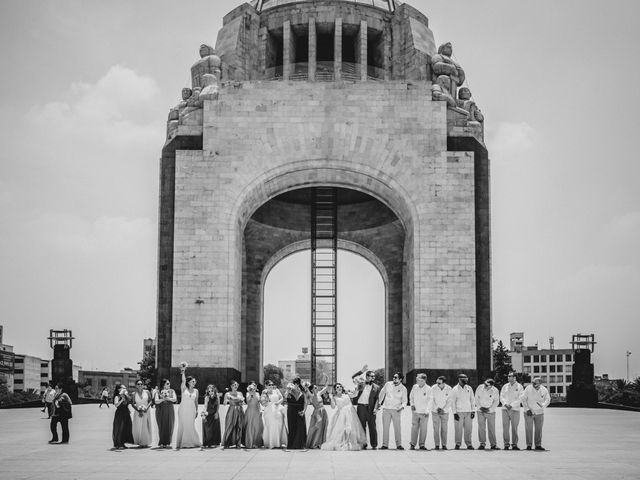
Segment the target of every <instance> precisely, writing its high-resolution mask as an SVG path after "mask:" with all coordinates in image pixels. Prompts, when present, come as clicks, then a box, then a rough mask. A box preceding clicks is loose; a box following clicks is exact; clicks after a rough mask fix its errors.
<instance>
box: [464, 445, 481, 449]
mask: <svg viewBox="0 0 640 480" xmlns="http://www.w3.org/2000/svg"><path fill="white" fill-rule="evenodd" d="M467 448H469V447H467ZM478 450H484V445H480V446H479V447H478Z"/></svg>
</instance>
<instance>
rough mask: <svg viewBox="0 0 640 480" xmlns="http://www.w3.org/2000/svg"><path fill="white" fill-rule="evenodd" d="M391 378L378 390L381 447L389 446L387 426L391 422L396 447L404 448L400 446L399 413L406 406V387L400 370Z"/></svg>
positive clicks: (384, 448)
mask: <svg viewBox="0 0 640 480" xmlns="http://www.w3.org/2000/svg"><path fill="white" fill-rule="evenodd" d="M392 378H393V380H391V381H390V382H387V383H385V384H384V387H383V388H382V390H381V391H380V404H381V405H382V448H381V450H386V449H387V448H389V427H390V425H391V422H393V433H394V434H395V437H396V449H398V450H404V447H403V446H402V431H401V425H400V415H401V414H402V410H404V407H406V406H407V387H405V386H404V385H403V384H402V380H403V379H404V375H402V374H401V373H400V372H396V373H394V374H393V377H392Z"/></svg>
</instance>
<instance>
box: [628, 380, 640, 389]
mask: <svg viewBox="0 0 640 480" xmlns="http://www.w3.org/2000/svg"><path fill="white" fill-rule="evenodd" d="M629 388H631V389H632V390H635V391H636V392H639V393H640V377H636V378H635V379H634V380H633V381H632V382H631V383H630V384H629Z"/></svg>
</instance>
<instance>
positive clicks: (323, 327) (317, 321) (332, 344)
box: [311, 187, 338, 384]
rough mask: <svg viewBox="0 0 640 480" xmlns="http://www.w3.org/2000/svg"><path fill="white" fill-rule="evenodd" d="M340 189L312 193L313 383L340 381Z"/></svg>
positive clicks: (316, 190)
mask: <svg viewBox="0 0 640 480" xmlns="http://www.w3.org/2000/svg"><path fill="white" fill-rule="evenodd" d="M337 191H338V189H337V188H334V187H314V188H312V193H311V381H312V382H314V383H318V382H321V381H322V380H323V378H324V376H323V375H322V374H323V373H324V374H326V375H327V377H328V380H329V383H330V384H334V383H335V382H336V373H337V365H336V346H337V342H336V334H337V315H338V311H337V293H338V292H337V289H336V287H337V264H338V257H337V253H338V202H337V198H336V197H337Z"/></svg>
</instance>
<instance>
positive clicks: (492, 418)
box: [476, 378, 500, 450]
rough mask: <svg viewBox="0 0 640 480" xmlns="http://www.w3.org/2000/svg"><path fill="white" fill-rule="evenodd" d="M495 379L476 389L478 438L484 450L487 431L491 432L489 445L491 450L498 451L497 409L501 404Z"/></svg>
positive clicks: (480, 448) (488, 379) (481, 448)
mask: <svg viewBox="0 0 640 480" xmlns="http://www.w3.org/2000/svg"><path fill="white" fill-rule="evenodd" d="M494 383H495V382H494V380H493V378H487V379H486V380H485V381H484V384H482V385H478V388H476V405H477V407H478V437H479V439H480V446H479V447H478V450H484V449H485V445H486V444H487V430H489V444H490V445H491V450H498V445H497V444H496V407H497V406H498V403H500V392H498V389H497V388H496V387H494Z"/></svg>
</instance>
